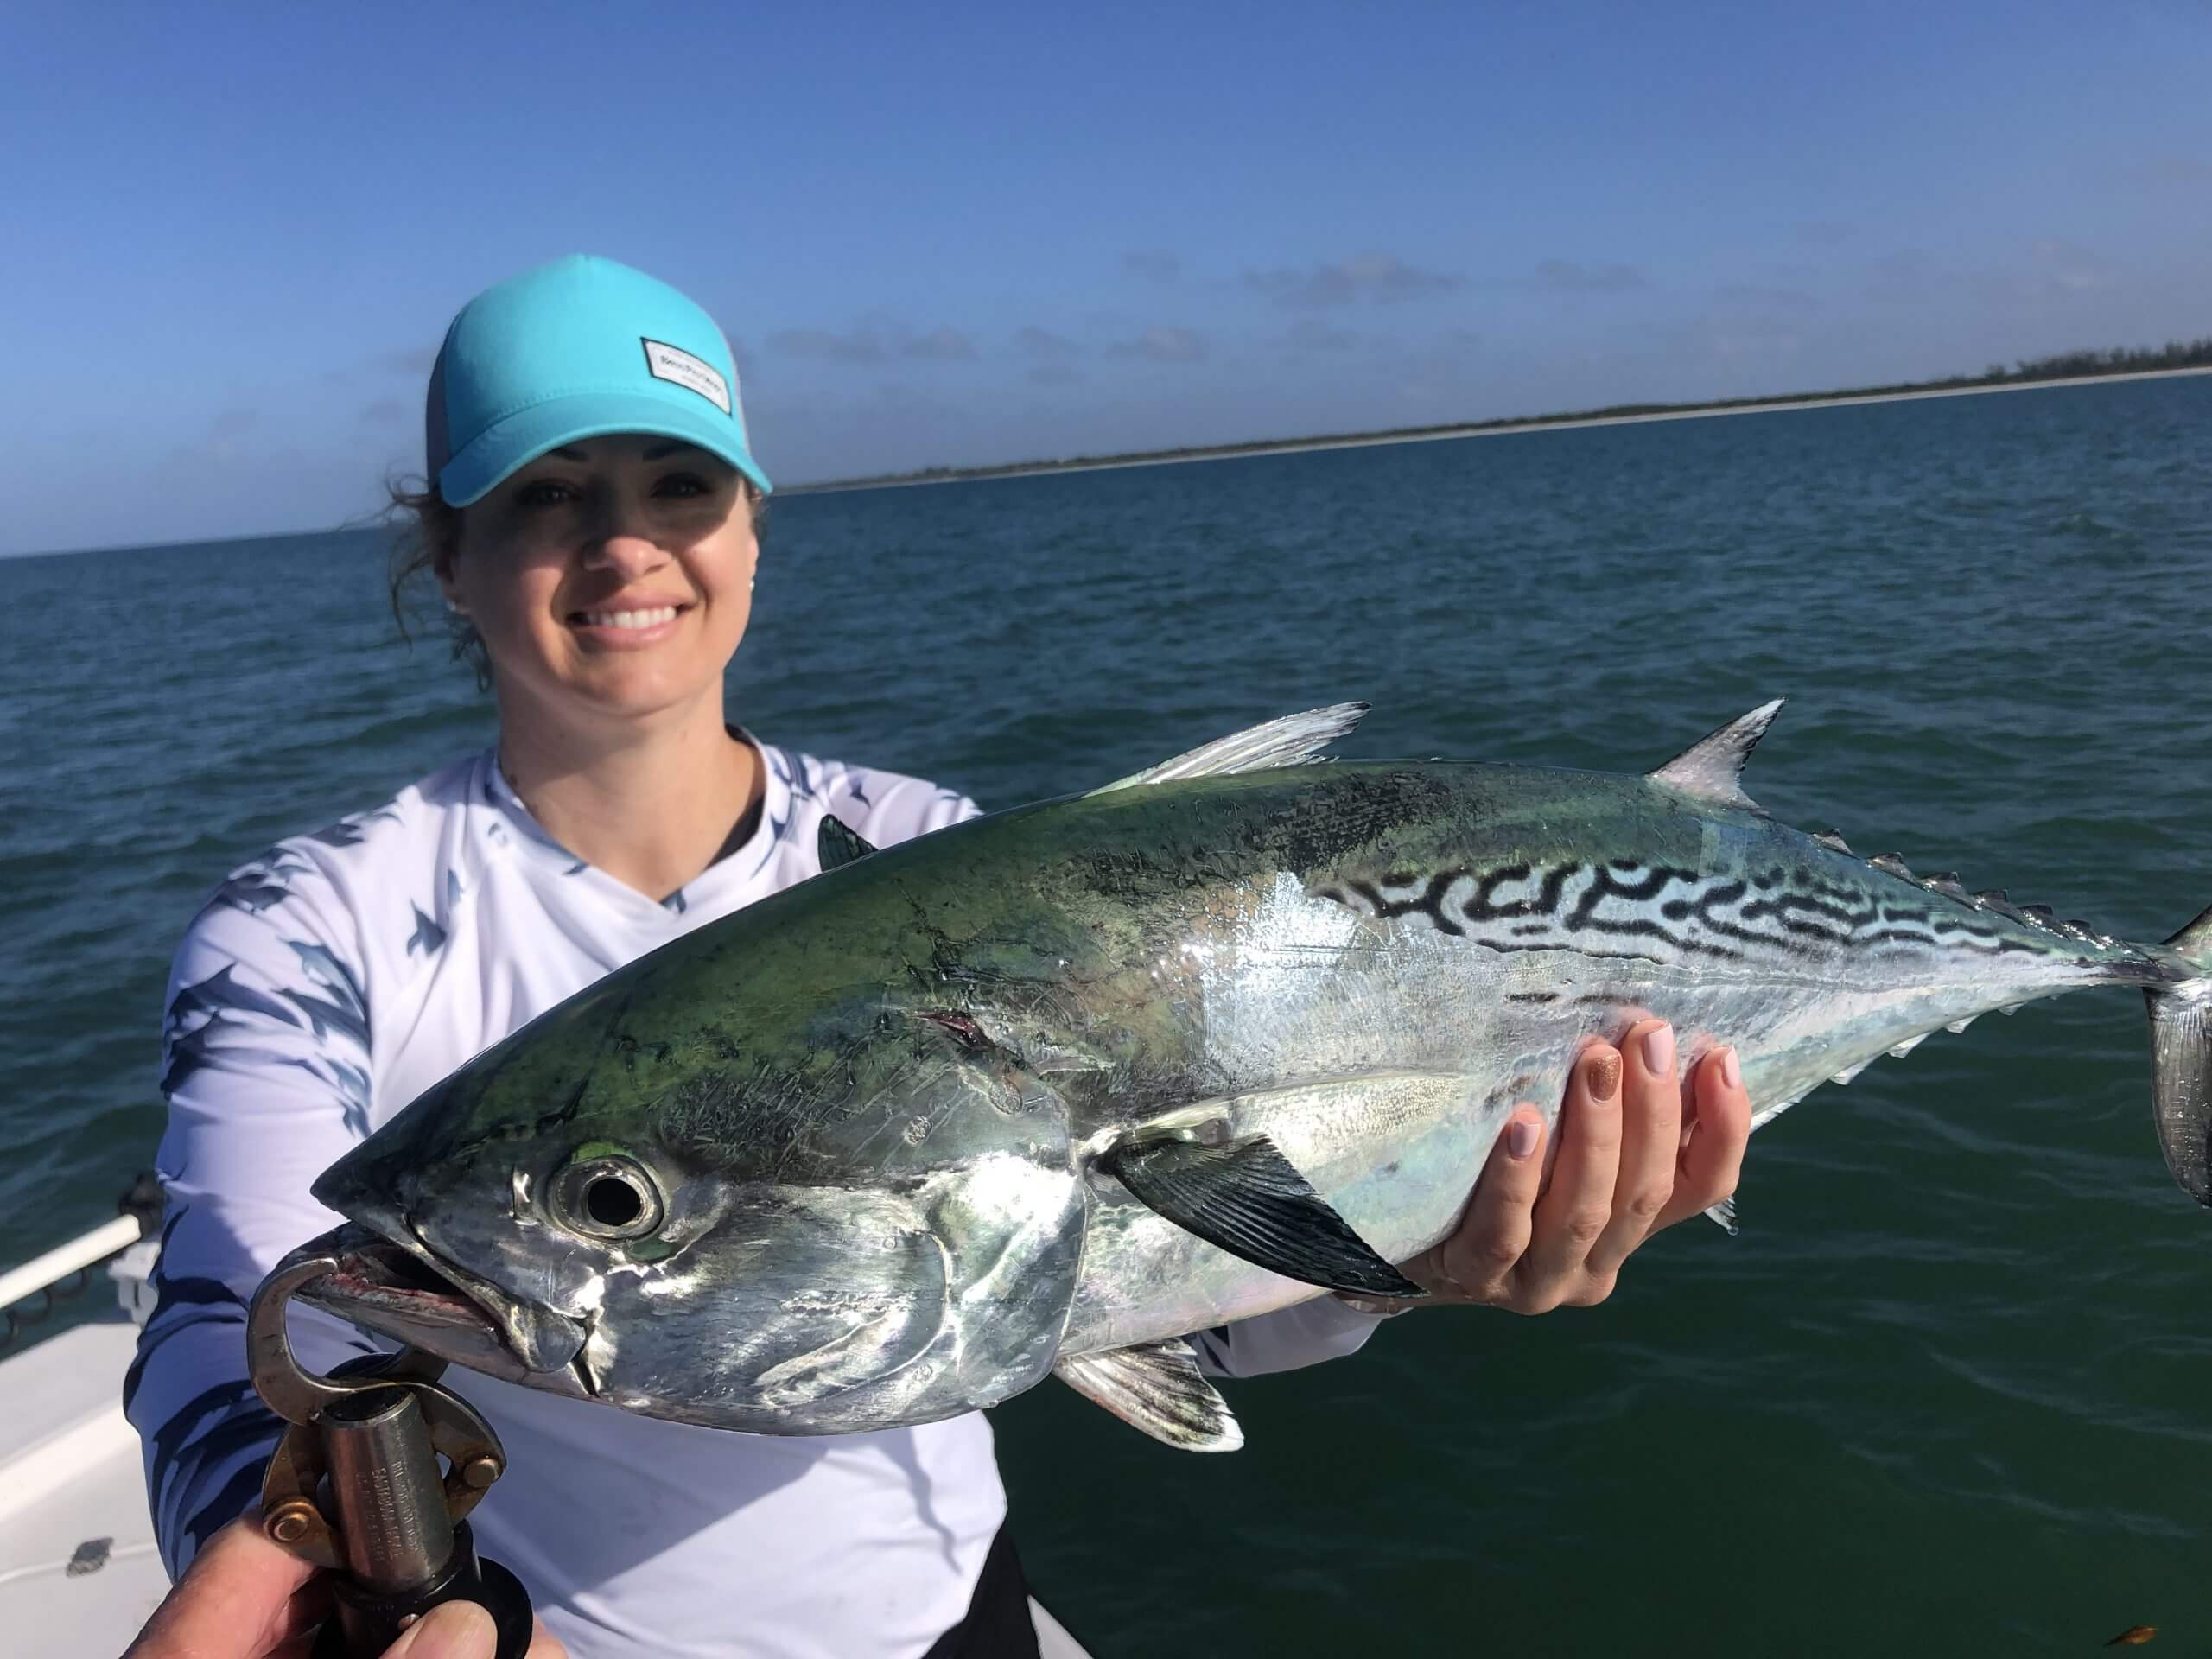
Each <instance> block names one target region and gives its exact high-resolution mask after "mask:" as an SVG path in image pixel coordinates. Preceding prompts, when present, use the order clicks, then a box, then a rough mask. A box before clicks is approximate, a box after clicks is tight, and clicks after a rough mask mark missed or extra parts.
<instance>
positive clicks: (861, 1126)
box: [302, 987, 1085, 1434]
mask: <svg viewBox="0 0 2212 1659" xmlns="http://www.w3.org/2000/svg"><path fill="white" fill-rule="evenodd" d="M866 993H867V994H866V995H855V996H853V997H852V998H850V999H847V1000H845V1003H844V1006H843V1009H842V1012H839V1011H837V1010H836V1009H834V1008H833V1009H830V1010H829V1011H826V1012H825V1010H824V1008H823V1005H821V1004H818V1003H817V1004H814V1005H811V1006H810V1008H809V1010H808V1011H807V1013H806V1014H805V1016H804V1018H803V1019H798V1018H794V1019H791V1021H790V1025H789V1028H787V1029H786V1030H785V1031H784V1032H782V1033H776V1032H774V1031H773V1029H772V1026H773V1021H774V1017H775V1015H776V1014H777V1012H778V1011H777V1009H775V1008H774V1007H760V1008H757V1009H755V1010H753V1014H754V1015H755V1019H754V1021H753V1025H752V1027H751V1032H750V1034H749V1035H748V1037H747V1039H746V1041H745V1043H744V1046H743V1049H742V1052H741V1053H740V1054H738V1055H737V1056H736V1057H735V1058H734V1059H733V1058H732V1057H731V1056H730V1055H729V1054H728V1053H727V1052H724V1051H723V1049H722V1048H721V1047H720V1046H716V1045H715V1044H713V1043H707V1044H702V1045H695V1046H692V1047H690V1048H689V1049H680V1048H678V1047H677V1046H675V1045H656V1046H655V1047H654V1049H653V1051H652V1052H651V1053H650V1054H647V1055H645V1057H644V1058H640V1056H639V1052H638V1050H637V1047H636V1046H631V1047H628V1048H626V1047H625V1046H624V1044H623V1042H621V1041H620V1040H617V1041H613V1042H611V1043H610V1042H607V1041H594V1042H591V1043H588V1044H584V1045H582V1046H579V1045H577V1044H576V1043H575V1042H574V1041H573V1040H563V1031H562V1030H561V1029H560V1028H558V1027H549V1028H548V1029H546V1030H543V1031H539V1030H537V1027H525V1028H524V1031H523V1032H521V1033H517V1035H516V1037H515V1038H511V1039H508V1041H507V1042H506V1043H505V1044H502V1045H500V1046H499V1047H496V1048H494V1049H493V1050H490V1051H487V1052H486V1054H484V1055H483V1056H480V1057H479V1058H478V1059H477V1060H476V1061H474V1062H472V1063H471V1064H470V1065H467V1066H465V1067H463V1068H462V1069H461V1071H458V1072H456V1073H454V1075H453V1076H452V1077H448V1079H446V1080H445V1082H443V1083H442V1084H439V1085H437V1086H436V1087H435V1088H434V1089H432V1090H429V1092H428V1093H426V1094H425V1095H423V1096H421V1097H420V1098H418V1099H417V1100H416V1101H415V1102H413V1103H410V1105H409V1106H408V1107H407V1108H406V1109H404V1111H402V1112H401V1113H399V1114H398V1115H397V1116H396V1117H394V1118H393V1119H392V1120H391V1122H389V1123H387V1124H385V1126H384V1127H383V1128H380V1129H378V1131H377V1132H376V1133H375V1134H374V1135H372V1136H371V1137H370V1138H369V1139H368V1140H367V1141H365V1142H364V1143H363V1144H362V1145H360V1146H359V1147H356V1148H354V1149H353V1152H351V1153H350V1154H347V1155H346V1157H345V1158H344V1159H342V1160H340V1161H339V1162H338V1163H337V1164H335V1165H334V1166H332V1167H331V1168H330V1169H328V1170H327V1171H326V1172H325V1173H323V1175H322V1176H321V1178H320V1179H318V1180H317V1182H316V1183H315V1196H316V1198H318V1199H320V1200H321V1202H322V1203H323V1204H325V1205H327V1206H329V1207H330V1208H332V1209H334V1210H335V1211H339V1212H340V1214H342V1215H344V1216H345V1217H347V1218H348V1219H349V1220H350V1221H351V1222H352V1223H353V1224H356V1225H357V1227H358V1228H359V1229H362V1230H365V1233H366V1235H368V1236H372V1240H373V1243H358V1240H359V1235H353V1237H354V1238H355V1239H356V1240H357V1244H356V1248H355V1249H353V1253H352V1255H349V1256H348V1257H347V1258H346V1262H345V1263H344V1266H343V1268H342V1270H341V1271H340V1273H339V1274H334V1275H332V1276H330V1277H329V1278H328V1279H327V1280H325V1281H320V1282H319V1283H318V1284H316V1285H315V1286H313V1287H308V1289H307V1290H305V1291H303V1292H302V1294H303V1295H304V1296H305V1297H306V1298H307V1299H308V1300H313V1301H315V1302H318V1303H320V1304H321V1305H322V1306H327V1307H329V1308H331V1309H333V1310H334V1311H335V1312H338V1313H341V1314H342V1315H344V1316H345V1317H346V1318H348V1319H353V1320H354V1321H355V1322H356V1323H359V1324H362V1325H367V1326H369V1327H371V1328H372V1329H375V1330H378V1331H381V1332H385V1334H387V1335H391V1336H393V1337H397V1338H400V1339H401V1340H404V1341H407V1342H410V1343H411V1344H415V1345H416V1346H418V1347H421V1348H423V1349H424V1350H426V1351H429V1352H432V1353H435V1354H439V1355H441V1356H442V1357H446V1358H448V1359H450V1360H453V1361H454V1362H455V1363H460V1364H463V1365H467V1366H471V1367H474V1369H476V1370H482V1371H486V1372H487V1373H489V1374H491V1375H493V1376H502V1377H504V1378H505V1379H507V1380H509V1381H512V1382H518V1383H524V1384H525V1385H527V1386H530V1387H532V1388H537V1389H545V1390H549V1391H551V1392H554V1393H558V1394H565V1395H572V1396H574V1397H577V1398H580V1399H587V1400H592V1401H596V1402H601V1403H606V1404H611V1405H614V1406H617V1407H620V1408H623V1409H626V1410H630V1411H633V1412H637V1413H639V1414H645V1415H649V1416H658V1417H664V1418H670V1419H673V1420H677V1421H686V1422H694V1423H703V1424H707V1425H709V1426H713V1427H724V1428H733V1429H741V1430H745V1431H748V1432H752V1433H791V1434H798V1433H805V1434H816V1433H840V1432H849V1431H856V1430H864V1429H874V1428H883V1427H894V1426H898V1425H902V1424H908V1423H915V1422H923V1421H933V1420H936V1419H938V1418H943V1417H947V1416H951V1415H955V1414H957V1413H959V1412H963V1411H966V1410H970V1409H973V1408H976V1407H978V1406H982V1405H988V1404H992V1403H995V1402H997V1401H999V1400H1002V1399H1005V1398H1007V1397H1008V1396H1010V1395H1013V1394H1015V1393H1019V1392H1020V1391H1021V1390H1022V1389H1026V1388H1028V1387H1030V1386H1032V1385H1033V1383H1036V1382H1038V1381H1039V1380H1041V1379H1042V1377H1043V1376H1044V1375H1045V1374H1046V1372H1047V1371H1048V1370H1050V1368H1051V1366H1052V1361H1053V1359H1054V1357H1056V1355H1057V1351H1058V1340H1059V1335H1060V1332H1061V1331H1062V1330H1063V1329H1064V1328H1065V1321H1066V1316H1067V1312H1068V1308H1069V1306H1071V1303H1072V1300H1073V1297H1074V1292H1075V1284H1076V1278H1077V1270H1078V1267H1079V1262H1080V1255H1081V1244H1082V1233H1083V1225H1084V1216H1085V1198H1084V1185H1083V1183H1082V1181H1081V1179H1079V1177H1078V1176H1077V1173H1076V1172H1075V1164H1074V1159H1073V1155H1072V1153H1071V1147H1070V1144H1069V1136H1068V1128H1067V1118H1066V1114H1065V1110H1064V1109H1061V1108H1060V1103H1059V1102H1058V1096H1056V1095H1055V1094H1054V1093H1053V1091H1052V1090H1051V1089H1050V1088H1049V1087H1048V1086H1046V1084H1045V1083H1044V1082H1043V1081H1042V1080H1041V1079H1039V1077H1035V1076H1033V1075H1031V1074H1029V1073H1027V1072H1026V1071H1023V1070H1022V1069H1021V1068H1020V1066H1018V1065H1014V1064H1012V1063H1010V1062H1009V1060H1008V1058H1007V1055H1006V1054H1005V1053H1004V1052H1001V1051H998V1050H995V1049H992V1048H990V1047H988V1045H986V1046H980V1047H979V1046H978V1044H977V1042H976V1035H977V1033H976V1032H975V1031H974V1030H973V1029H972V1028H971V1027H969V1026H968V1025H966V1024H965V1023H963V1020H962V1019H961V1018H958V1017H954V1016H951V1015H950V1014H948V1013H947V1011H944V1010H930V1011H926V1012H916V1011H914V1010H910V1009H905V1008H900V1007H887V1005H886V1003H885V1001H884V998H883V995H882V992H881V988H880V987H868V988H866ZM533 1033H536V1034H535V1035H533ZM566 1035H567V1037H568V1038H569V1039H573V1038H574V1037H575V1030H574V1029H573V1028H571V1029H569V1031H568V1032H567V1033H566ZM564 1055H565V1057H566V1058H563V1057H564Z"/></svg>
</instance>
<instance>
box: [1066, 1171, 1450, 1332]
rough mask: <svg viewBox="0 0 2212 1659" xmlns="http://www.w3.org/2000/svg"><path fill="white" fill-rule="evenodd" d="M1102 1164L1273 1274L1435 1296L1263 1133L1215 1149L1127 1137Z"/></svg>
mask: <svg viewBox="0 0 2212 1659" xmlns="http://www.w3.org/2000/svg"><path fill="white" fill-rule="evenodd" d="M1099 1166H1100V1167H1101V1168H1103V1169H1104V1170H1105V1171H1106V1172H1107V1173H1109V1174H1110V1175H1112V1176H1113V1177H1115V1179H1117V1180H1119V1181H1120V1182H1121V1183H1122V1185H1124V1186H1126V1187H1128V1189H1129V1191H1130V1192H1132V1193H1134V1194H1135V1195H1136V1197H1137V1198H1139V1199H1141V1201H1142V1202H1143V1203H1145V1204H1146V1205H1149V1206H1150V1207H1151V1208H1152V1209H1154V1210H1155V1211H1158V1212H1159V1213H1160V1214H1161V1215H1163V1216H1165V1217H1167V1219H1168V1220H1170V1221H1172V1222H1173V1223H1174V1224H1176V1225H1177V1226H1178V1227H1180V1228H1182V1229H1183V1230H1185V1232H1190V1233H1195V1234H1197V1235H1198V1236H1199V1237H1200V1238H1203V1239H1204V1240H1205V1242H1206V1243H1209V1244H1212V1245H1216V1246H1217V1247H1218V1248H1220V1249H1224V1250H1227V1251H1228V1252H1229V1253H1230V1255H1236V1256H1241V1257H1243V1259H1244V1260H1245V1261H1247V1262H1252V1263H1254V1264H1255V1265H1256V1266H1259V1267H1262V1268H1267V1269H1268V1271H1269V1272H1270V1273H1279V1274H1282V1275H1283V1276H1284V1277H1285V1278H1287V1279H1296V1280H1300V1281H1303V1282H1304V1283H1306V1284H1309V1285H1319V1286H1320V1287H1322V1288H1323V1289H1325V1290H1348V1291H1351V1292H1353V1293H1355V1294H1365V1295H1370V1296H1420V1295H1422V1294H1426V1293H1424V1292H1423V1291H1422V1289H1421V1287H1420V1286H1419V1285H1416V1284H1415V1283H1414V1282H1413V1281H1412V1280H1410V1279H1408V1278H1407V1277H1406V1276H1405V1274H1402V1273H1400V1272H1399V1271H1398V1270H1397V1269H1396V1268H1394V1267H1392V1266H1391V1265H1390V1264H1389V1262H1385V1261H1384V1260H1383V1258H1382V1257H1381V1256H1379V1255H1376V1253H1375V1251H1374V1250H1373V1249H1372V1248H1371V1247H1370V1245H1369V1244H1368V1243H1367V1241H1366V1240H1364V1239H1363V1238H1362V1237H1360V1236H1359V1235H1358V1234H1357V1233H1356V1232H1354V1231H1353V1230H1352V1229H1351V1223H1349V1222H1347V1221H1346V1220H1345V1219H1344V1217H1342V1216H1340V1215H1338V1213H1337V1212H1336V1211H1334V1210H1332V1209H1331V1208H1330V1207H1329V1205H1328V1201H1327V1200H1326V1199H1325V1198H1322V1196H1321V1195H1320V1194H1319V1192H1315V1191H1314V1190H1313V1184H1312V1183H1311V1182H1309V1181H1308V1180H1307V1179H1306V1178H1305V1177H1304V1176H1303V1175H1301V1174H1300V1173H1298V1171H1297V1170H1295V1169H1294V1168H1293V1167H1292V1166H1291V1162H1290V1160H1288V1159H1287V1158H1286V1157H1284V1156H1283V1155H1282V1153H1281V1150H1280V1149H1279V1148H1277V1147H1276V1146H1275V1143H1274V1141H1270V1140H1268V1137H1267V1136H1265V1135H1255V1136H1253V1137H1251V1138H1250V1139H1249V1140H1244V1141H1235V1142H1232V1143H1230V1144H1229V1145H1227V1146H1211V1147H1210V1146H1205V1145H1202V1144H1200V1143H1199V1142H1198V1141H1184V1140H1177V1139H1168V1138H1162V1139H1156V1140H1149V1141H1142V1140H1141V1141H1124V1142H1123V1143H1122V1144H1121V1145H1120V1146H1118V1147H1114V1148H1113V1149H1112V1150H1110V1151H1109V1152H1108V1153H1107V1154H1105V1156H1103V1158H1101V1159H1100V1160H1099Z"/></svg>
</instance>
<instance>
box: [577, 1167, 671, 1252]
mask: <svg viewBox="0 0 2212 1659" xmlns="http://www.w3.org/2000/svg"><path fill="white" fill-rule="evenodd" d="M552 1200H553V1211H554V1216H555V1218H556V1220H558V1221H559V1222H560V1223H561V1224H562V1225H563V1226H564V1227H566V1228H568V1229H569V1230H570V1231H571V1232H576V1233H582V1235H583V1236H585V1237H587V1238H643V1237H644V1236H645V1235H646V1234H648V1233H651V1232H653V1231H655V1230H658V1227H659V1226H660V1223H661V1201H660V1190H659V1188H658V1187H656V1186H655V1185H653V1179H652V1176H650V1175H648V1174H647V1173H645V1166H643V1165H642V1164H640V1163H639V1162H638V1161H637V1160H635V1159H634V1158H622V1157H611V1158H608V1157H601V1158H586V1159H582V1160H578V1161H577V1162H575V1163H573V1164H570V1165H569V1166H568V1167H567V1168H566V1169H564V1170H563V1171H562V1172H561V1173H560V1174H559V1175H558V1176H557V1177H556V1178H555V1179H554V1182H553V1190H552Z"/></svg>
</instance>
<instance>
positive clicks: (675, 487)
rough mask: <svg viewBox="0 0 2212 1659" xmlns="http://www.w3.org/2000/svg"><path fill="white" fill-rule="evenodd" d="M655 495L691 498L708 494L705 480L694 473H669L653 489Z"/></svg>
mask: <svg viewBox="0 0 2212 1659" xmlns="http://www.w3.org/2000/svg"><path fill="white" fill-rule="evenodd" d="M653 493H654V494H655V495H672V496H678V497H682V496H692V495H705V494H706V493H708V488H707V480H704V479H703V478H701V477H699V476H698V475H697V474H696V473H671V474H669V475H668V476H667V477H666V478H664V479H663V480H661V481H660V482H659V483H658V485H656V486H654V488H653Z"/></svg>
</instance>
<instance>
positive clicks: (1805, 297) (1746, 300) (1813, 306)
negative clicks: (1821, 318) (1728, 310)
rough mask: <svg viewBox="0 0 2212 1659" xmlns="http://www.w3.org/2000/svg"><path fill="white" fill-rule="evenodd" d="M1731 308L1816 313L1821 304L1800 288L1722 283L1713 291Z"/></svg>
mask: <svg viewBox="0 0 2212 1659" xmlns="http://www.w3.org/2000/svg"><path fill="white" fill-rule="evenodd" d="M1714 292H1715V295H1716V296H1717V297H1718V298H1719V299H1720V300H1722V301H1723V302H1726V303H1727V304H1729V305H1732V306H1741V307H1745V308H1749V309H1751V310H1761V311H1798V312H1803V311H1817V310H1819V309H1820V307H1821V302H1820V301H1819V300H1817V299H1815V297H1814V296H1812V295H1810V294H1808V293H1807V292H1805V290H1804V289H1802V288H1767V287H1763V286H1761V285H1760V284H1759V283H1722V284H1721V285H1720V287H1719V289H1716V290H1714Z"/></svg>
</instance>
